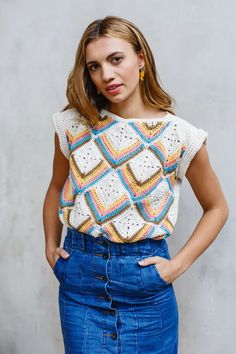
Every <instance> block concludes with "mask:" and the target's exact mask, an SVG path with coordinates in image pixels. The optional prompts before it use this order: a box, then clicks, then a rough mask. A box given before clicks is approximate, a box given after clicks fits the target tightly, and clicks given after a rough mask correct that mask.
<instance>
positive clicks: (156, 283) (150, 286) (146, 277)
mask: <svg viewBox="0 0 236 354" xmlns="http://www.w3.org/2000/svg"><path fill="white" fill-rule="evenodd" d="M155 256H159V257H162V258H165V259H170V256H169V252H168V248H167V249H166V248H165V247H163V248H161V249H159V250H158V251H157V252H153V253H152V254H150V255H147V256H145V257H143V259H144V258H149V257H155ZM140 268H141V269H140V273H141V279H142V283H143V286H144V288H145V290H146V292H147V293H149V294H153V293H155V292H157V291H161V290H163V289H164V288H165V287H167V286H170V285H171V283H168V282H166V281H165V280H164V279H163V278H162V277H161V275H160V273H159V271H158V269H157V267H156V264H149V265H146V266H140Z"/></svg>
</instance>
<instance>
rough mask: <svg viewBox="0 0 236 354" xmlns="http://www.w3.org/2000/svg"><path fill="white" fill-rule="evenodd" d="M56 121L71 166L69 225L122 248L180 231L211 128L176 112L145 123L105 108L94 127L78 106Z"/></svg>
mask: <svg viewBox="0 0 236 354" xmlns="http://www.w3.org/2000/svg"><path fill="white" fill-rule="evenodd" d="M53 123H54V127H55V130H56V133H57V135H58V137H59V142H60V148H61V151H62V152H63V154H64V155H65V157H66V158H67V159H68V160H69V164H70V171H69V175H68V178H67V179H66V181H65V184H64V186H63V188H62V190H61V193H60V205H59V206H58V215H59V218H60V220H61V222H62V223H63V224H64V225H66V226H67V227H70V228H75V229H77V230H78V231H80V232H83V233H87V234H90V235H92V236H94V237H97V236H100V235H103V236H104V237H106V238H108V239H109V240H111V241H113V242H121V243H125V242H135V241H139V240H143V239H145V238H153V239H156V240H159V239H162V238H167V237H169V236H170V235H171V234H172V232H173V229H174V225H175V223H176V220H177V215H178V202H179V195H180V189H181V184H182V180H183V178H184V176H185V173H186V171H187V168H188V166H189V164H190V162H191V160H192V158H193V157H194V155H195V154H196V152H197V151H198V150H199V149H200V147H201V145H202V144H203V143H204V144H206V141H207V137H208V133H207V132H206V131H204V130H202V129H200V128H197V127H195V126H194V125H192V124H191V123H189V122H187V121H186V120H184V119H183V118H181V117H178V116H176V115H174V114H171V113H169V112H167V114H166V115H165V116H164V117H161V118H155V117H154V118H146V119H143V118H123V117H120V116H118V115H116V114H113V113H111V112H109V111H108V110H105V109H102V110H101V112H100V119H99V122H98V124H96V125H95V126H93V127H91V126H89V125H88V123H87V121H86V119H85V118H84V117H83V116H81V115H80V114H79V113H78V111H77V110H76V109H74V108H73V109H69V110H67V111H65V112H57V113H55V114H54V115H53Z"/></svg>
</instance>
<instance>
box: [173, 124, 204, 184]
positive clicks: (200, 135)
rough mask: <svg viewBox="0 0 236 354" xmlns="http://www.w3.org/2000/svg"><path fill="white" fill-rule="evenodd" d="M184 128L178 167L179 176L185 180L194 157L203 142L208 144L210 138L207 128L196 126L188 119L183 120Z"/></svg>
mask: <svg viewBox="0 0 236 354" xmlns="http://www.w3.org/2000/svg"><path fill="white" fill-rule="evenodd" d="M182 129H183V135H182V136H183V143H182V148H181V157H180V160H179V165H178V168H177V178H180V179H181V180H183V178H184V176H185V174H186V172H187V169H188V167H189V165H190V162H191V161H192V159H193V157H194V156H195V154H196V153H197V152H198V150H199V149H200V148H201V146H202V144H205V145H206V143H207V139H208V133H207V132H206V131H205V130H203V129H201V128H197V127H195V126H194V125H193V124H191V123H189V122H187V121H186V120H182Z"/></svg>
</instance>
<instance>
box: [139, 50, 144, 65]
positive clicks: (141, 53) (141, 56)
mask: <svg viewBox="0 0 236 354" xmlns="http://www.w3.org/2000/svg"><path fill="white" fill-rule="evenodd" d="M138 61H139V68H140V69H141V68H143V67H144V65H145V62H144V55H143V52H142V50H140V51H139V52H138Z"/></svg>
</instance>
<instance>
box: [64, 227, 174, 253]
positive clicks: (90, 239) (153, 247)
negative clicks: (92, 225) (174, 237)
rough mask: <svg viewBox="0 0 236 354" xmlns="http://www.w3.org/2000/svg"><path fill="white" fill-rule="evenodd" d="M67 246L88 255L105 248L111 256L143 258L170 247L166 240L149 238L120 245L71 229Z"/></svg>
mask: <svg viewBox="0 0 236 354" xmlns="http://www.w3.org/2000/svg"><path fill="white" fill-rule="evenodd" d="M65 245H67V246H68V247H69V248H71V249H72V250H79V251H81V252H86V253H94V252H97V251H99V250H101V251H102V250H104V247H105V248H106V249H109V253H110V254H111V255H118V256H131V255H132V256H133V255H140V256H141V255H145V254H151V253H153V252H156V251H157V250H158V249H165V248H166V247H168V245H167V242H166V240H165V239H162V240H154V239H150V238H148V239H144V240H140V241H137V242H131V243H118V242H112V241H110V240H108V239H107V238H106V237H105V236H99V237H94V236H92V235H89V234H86V233H83V232H80V231H77V230H76V229H72V228H69V227H68V228H67V234H66V238H65Z"/></svg>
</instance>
